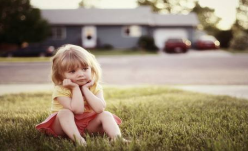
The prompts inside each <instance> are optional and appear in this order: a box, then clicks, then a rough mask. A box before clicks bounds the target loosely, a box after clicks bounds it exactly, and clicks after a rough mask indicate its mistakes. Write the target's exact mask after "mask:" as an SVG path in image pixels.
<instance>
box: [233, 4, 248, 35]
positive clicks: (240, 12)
mask: <svg viewBox="0 0 248 151" xmlns="http://www.w3.org/2000/svg"><path fill="white" fill-rule="evenodd" d="M238 3H239V5H238V6H237V9H236V22H235V24H236V25H237V26H239V28H240V29H242V30H248V24H247V22H248V18H247V14H248V1H247V0H238Z"/></svg>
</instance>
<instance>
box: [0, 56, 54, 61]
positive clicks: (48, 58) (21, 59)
mask: <svg viewBox="0 0 248 151" xmlns="http://www.w3.org/2000/svg"><path fill="white" fill-rule="evenodd" d="M48 61H50V57H10V58H8V57H0V62H48Z"/></svg>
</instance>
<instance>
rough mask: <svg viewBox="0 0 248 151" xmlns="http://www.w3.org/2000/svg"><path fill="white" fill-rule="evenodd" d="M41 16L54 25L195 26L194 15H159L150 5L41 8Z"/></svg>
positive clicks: (195, 18)
mask: <svg viewBox="0 0 248 151" xmlns="http://www.w3.org/2000/svg"><path fill="white" fill-rule="evenodd" d="M41 14H42V16H43V18H45V19H47V20H48V22H49V23H50V24H55V25H153V26H156V25H157V26H174V25H176V26H178V25H180V26H182V25H185V26H188V25H190V26H196V25H197V24H198V19H197V17H196V15H194V14H189V15H159V14H154V13H152V10H151V8H150V7H147V6H145V7H144V6H143V7H138V8H135V9H95V8H93V9H85V8H78V9H50V10H49V9H47V10H41Z"/></svg>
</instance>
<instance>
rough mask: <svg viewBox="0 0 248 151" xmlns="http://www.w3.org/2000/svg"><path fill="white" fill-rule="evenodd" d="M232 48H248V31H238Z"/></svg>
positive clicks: (232, 42)
mask: <svg viewBox="0 0 248 151" xmlns="http://www.w3.org/2000/svg"><path fill="white" fill-rule="evenodd" d="M231 48H233V49H238V50H246V49H248V33H246V32H239V33H237V34H236V35H235V36H234V38H233V39H232V41H231Z"/></svg>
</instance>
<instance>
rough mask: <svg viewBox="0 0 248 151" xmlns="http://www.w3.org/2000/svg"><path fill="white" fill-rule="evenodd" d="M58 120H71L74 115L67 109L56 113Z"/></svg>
mask: <svg viewBox="0 0 248 151" xmlns="http://www.w3.org/2000/svg"><path fill="white" fill-rule="evenodd" d="M57 116H58V118H59V119H60V118H70V117H71V118H73V117H74V114H73V112H72V111H71V110H69V109H62V110H60V111H59V112H58V114H57Z"/></svg>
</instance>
